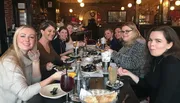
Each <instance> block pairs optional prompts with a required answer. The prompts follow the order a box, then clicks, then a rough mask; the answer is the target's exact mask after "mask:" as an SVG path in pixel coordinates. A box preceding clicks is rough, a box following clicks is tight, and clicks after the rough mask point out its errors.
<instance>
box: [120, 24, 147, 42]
mask: <svg viewBox="0 0 180 103" xmlns="http://www.w3.org/2000/svg"><path fill="white" fill-rule="evenodd" d="M123 26H128V27H129V28H131V29H132V32H133V35H135V36H134V38H133V39H132V40H131V41H130V42H128V43H125V44H126V45H131V44H133V43H134V42H135V41H136V40H137V39H144V38H143V37H142V35H141V34H140V32H139V30H138V29H137V26H136V25H135V24H134V23H133V22H126V23H124V24H123V25H122V27H123ZM121 29H122V28H121Z"/></svg>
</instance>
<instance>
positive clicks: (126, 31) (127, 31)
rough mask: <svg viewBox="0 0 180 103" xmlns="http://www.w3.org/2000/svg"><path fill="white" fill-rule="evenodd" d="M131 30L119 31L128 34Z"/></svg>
mask: <svg viewBox="0 0 180 103" xmlns="http://www.w3.org/2000/svg"><path fill="white" fill-rule="evenodd" d="M131 31H132V30H125V31H121V33H123V34H124V33H125V34H128V33H129V32H131Z"/></svg>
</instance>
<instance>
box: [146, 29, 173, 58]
mask: <svg viewBox="0 0 180 103" xmlns="http://www.w3.org/2000/svg"><path fill="white" fill-rule="evenodd" d="M172 45H173V43H172V42H170V43H168V42H167V40H166V38H165V37H164V35H163V32H162V31H153V32H151V34H150V36H149V41H148V48H149V51H150V53H151V55H152V56H161V55H162V54H163V53H164V52H166V50H168V49H170V48H171V47H172Z"/></svg>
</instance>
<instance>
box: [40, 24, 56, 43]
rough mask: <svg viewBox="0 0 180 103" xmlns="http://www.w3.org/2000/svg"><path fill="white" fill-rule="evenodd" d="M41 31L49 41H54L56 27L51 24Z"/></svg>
mask: <svg viewBox="0 0 180 103" xmlns="http://www.w3.org/2000/svg"><path fill="white" fill-rule="evenodd" d="M41 33H42V36H44V38H46V39H47V40H48V41H52V40H53V38H54V36H55V28H54V27H53V26H51V25H50V26H48V27H47V28H46V29H45V30H41Z"/></svg>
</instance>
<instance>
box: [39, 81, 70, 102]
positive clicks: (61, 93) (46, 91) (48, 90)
mask: <svg viewBox="0 0 180 103" xmlns="http://www.w3.org/2000/svg"><path fill="white" fill-rule="evenodd" d="M53 88H58V89H57V94H56V95H52V94H51V91H52V90H53ZM39 94H40V95H41V96H43V97H45V98H51V99H57V98H60V97H62V96H65V95H66V94H67V93H66V92H64V91H63V90H62V89H61V88H60V83H54V84H50V85H47V86H45V87H43V88H41V90H40V92H39Z"/></svg>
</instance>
